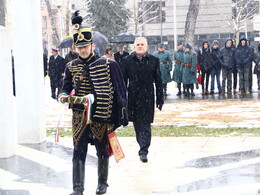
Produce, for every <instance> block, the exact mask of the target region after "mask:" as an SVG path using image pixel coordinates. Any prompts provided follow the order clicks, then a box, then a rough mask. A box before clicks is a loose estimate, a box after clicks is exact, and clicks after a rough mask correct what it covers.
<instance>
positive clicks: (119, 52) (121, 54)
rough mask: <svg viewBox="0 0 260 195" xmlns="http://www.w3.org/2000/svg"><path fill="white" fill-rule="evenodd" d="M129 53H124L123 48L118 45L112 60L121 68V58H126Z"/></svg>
mask: <svg viewBox="0 0 260 195" xmlns="http://www.w3.org/2000/svg"><path fill="white" fill-rule="evenodd" d="M128 55H129V53H128V52H126V51H124V46H123V45H119V46H118V47H117V52H116V53H114V58H115V61H116V62H117V63H118V64H119V66H120V67H121V68H122V62H123V58H124V57H126V56H128Z"/></svg>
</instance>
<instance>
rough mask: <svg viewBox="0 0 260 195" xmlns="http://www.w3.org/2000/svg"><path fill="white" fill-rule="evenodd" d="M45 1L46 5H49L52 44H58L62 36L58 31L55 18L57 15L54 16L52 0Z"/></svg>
mask: <svg viewBox="0 0 260 195" xmlns="http://www.w3.org/2000/svg"><path fill="white" fill-rule="evenodd" d="M45 3H46V6H47V10H48V15H49V18H50V19H51V29H52V45H53V46H57V44H58V43H59V42H60V38H59V36H58V32H57V27H56V20H55V17H54V16H53V14H52V9H51V4H50V1H49V0H45Z"/></svg>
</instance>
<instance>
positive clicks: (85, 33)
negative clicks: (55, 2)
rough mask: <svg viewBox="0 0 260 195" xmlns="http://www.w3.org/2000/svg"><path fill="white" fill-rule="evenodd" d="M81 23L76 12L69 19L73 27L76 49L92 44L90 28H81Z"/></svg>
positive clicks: (80, 18)
mask: <svg viewBox="0 0 260 195" xmlns="http://www.w3.org/2000/svg"><path fill="white" fill-rule="evenodd" d="M82 21H83V19H82V17H81V16H80V15H79V10H78V11H76V12H75V13H74V15H73V16H72V17H71V23H72V25H74V30H73V39H74V44H75V46H76V47H83V46H87V45H89V44H91V43H92V31H91V28H89V27H84V26H82Z"/></svg>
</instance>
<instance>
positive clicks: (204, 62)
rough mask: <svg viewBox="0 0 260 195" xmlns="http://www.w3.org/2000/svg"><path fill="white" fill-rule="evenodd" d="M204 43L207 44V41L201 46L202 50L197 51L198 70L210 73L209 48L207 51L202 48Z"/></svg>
mask: <svg viewBox="0 0 260 195" xmlns="http://www.w3.org/2000/svg"><path fill="white" fill-rule="evenodd" d="M204 43H208V42H207V41H204V42H203V44H202V49H201V50H200V51H199V55H198V62H199V64H200V68H201V70H202V71H206V72H208V71H211V70H212V68H213V65H212V57H211V54H210V49H209V47H208V48H207V49H205V48H204Z"/></svg>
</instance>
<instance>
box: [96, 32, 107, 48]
mask: <svg viewBox="0 0 260 195" xmlns="http://www.w3.org/2000/svg"><path fill="white" fill-rule="evenodd" d="M93 43H94V44H95V45H96V46H97V47H98V48H101V47H105V46H106V45H107V44H108V39H107V37H106V36H105V35H103V34H102V33H100V32H98V31H93Z"/></svg>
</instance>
